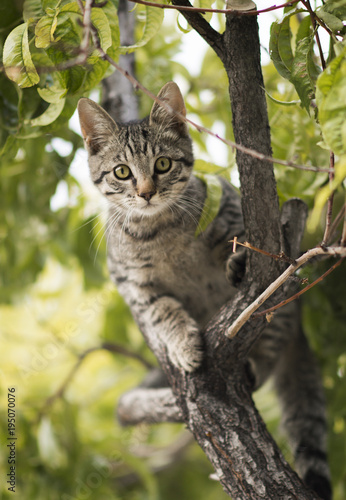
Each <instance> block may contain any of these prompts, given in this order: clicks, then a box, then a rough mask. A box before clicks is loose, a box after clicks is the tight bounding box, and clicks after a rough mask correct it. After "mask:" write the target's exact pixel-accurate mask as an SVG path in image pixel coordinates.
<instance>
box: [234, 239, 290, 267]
mask: <svg viewBox="0 0 346 500" xmlns="http://www.w3.org/2000/svg"><path fill="white" fill-rule="evenodd" d="M229 243H233V252H235V251H236V246H237V245H241V246H242V247H245V248H249V249H250V250H254V251H255V252H258V253H261V254H262V255H266V256H267V257H270V258H271V259H274V260H282V261H283V262H288V263H289V264H295V262H296V261H295V260H294V259H291V258H290V257H288V256H287V255H285V254H284V253H283V252H281V253H280V254H274V253H270V252H266V251H265V250H262V249H261V248H257V247H254V246H253V245H251V243H249V242H248V241H244V243H241V242H240V241H238V239H237V238H234V240H230V241H229Z"/></svg>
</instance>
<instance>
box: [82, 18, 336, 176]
mask: <svg viewBox="0 0 346 500" xmlns="http://www.w3.org/2000/svg"><path fill="white" fill-rule="evenodd" d="M91 33H92V37H93V42H94V45H95V48H96V49H97V50H98V51H99V53H100V56H101V58H102V59H103V60H105V61H108V62H109V64H111V65H112V66H113V67H114V68H115V69H116V70H117V71H119V72H120V73H121V74H122V75H123V76H124V77H125V78H127V79H128V80H129V81H130V82H131V84H132V85H133V87H134V89H135V90H141V91H142V92H144V93H145V94H146V95H147V96H149V97H150V98H151V99H152V100H153V101H155V102H157V103H158V104H159V105H160V106H161V107H163V108H164V109H165V110H166V111H167V112H168V113H170V114H172V113H174V114H175V115H176V116H177V117H179V119H180V120H181V121H184V122H186V123H189V124H190V125H192V126H193V127H194V128H196V129H197V130H198V131H199V132H205V133H206V134H208V135H210V136H212V137H215V138H216V139H219V140H220V141H221V142H223V143H224V144H226V145H227V146H230V147H231V148H234V149H237V150H238V151H241V152H242V153H245V154H248V155H249V156H252V157H254V158H257V159H259V160H262V161H269V162H271V163H277V164H278V165H283V166H285V167H292V168H297V169H300V170H308V171H312V172H329V168H320V167H315V166H310V167H308V166H306V165H299V164H296V163H294V162H291V161H284V160H280V159H279V158H273V157H272V156H267V155H264V154H262V153H259V152H258V151H256V150H254V149H250V148H247V147H245V146H242V145H241V144H237V143H236V142H233V141H230V140H229V139H225V138H223V137H220V136H219V135H218V134H214V132H212V131H211V130H208V129H207V128H205V127H203V126H201V125H198V124H197V123H195V122H193V121H192V120H190V119H188V118H186V117H185V116H184V115H182V114H181V113H178V112H176V111H173V109H172V108H171V106H170V105H169V104H167V103H166V102H165V101H162V100H161V99H159V98H158V97H157V96H156V95H154V94H153V93H152V92H150V90H148V89H147V88H146V87H144V85H142V84H141V83H140V82H139V81H138V80H136V78H134V76H132V75H131V74H130V73H129V72H128V71H126V70H124V69H123V68H122V67H121V66H120V65H119V64H117V63H116V62H115V61H114V60H113V59H112V58H111V57H110V56H109V55H108V54H107V53H106V52H105V51H104V50H103V49H102V47H101V45H100V40H99V38H98V33H97V31H96V29H95V28H94V27H93V26H91Z"/></svg>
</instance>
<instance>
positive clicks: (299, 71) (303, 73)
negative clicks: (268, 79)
mask: <svg viewBox="0 0 346 500" xmlns="http://www.w3.org/2000/svg"><path fill="white" fill-rule="evenodd" d="M313 43H314V39H313V36H312V35H311V36H309V37H306V38H303V39H301V40H299V42H298V43H297V47H296V52H295V54H294V59H293V64H292V74H291V78H290V81H291V82H292V83H293V85H294V86H295V89H296V91H297V93H298V95H299V97H300V100H301V105H302V107H303V108H305V109H306V110H307V112H308V113H309V112H310V103H311V100H312V99H313V98H314V97H315V82H316V79H317V76H318V74H319V69H318V67H317V66H316V65H315V63H314V59H313V58H314V53H313Z"/></svg>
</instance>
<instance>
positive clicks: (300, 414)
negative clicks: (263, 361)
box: [275, 329, 332, 500]
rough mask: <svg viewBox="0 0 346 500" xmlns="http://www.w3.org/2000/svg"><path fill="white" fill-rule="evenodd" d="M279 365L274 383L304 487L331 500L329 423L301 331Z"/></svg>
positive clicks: (308, 350)
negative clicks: (328, 451)
mask: <svg viewBox="0 0 346 500" xmlns="http://www.w3.org/2000/svg"><path fill="white" fill-rule="evenodd" d="M294 337H295V338H294V339H293V340H292V341H291V342H290V343H289V344H288V345H287V347H286V349H285V351H284V353H283V355H282V356H281V358H280V362H279V363H278V364H277V368H276V373H275V383H276V389H277V393H278V396H279V398H280V401H281V404H282V407H283V422H282V423H283V427H284V429H285V431H286V432H287V435H288V437H289V441H290V444H291V447H292V450H293V453H294V457H295V466H296V469H297V472H298V473H299V475H300V477H301V478H302V479H303V481H304V482H305V484H306V485H307V486H308V487H310V488H311V489H312V490H313V491H315V492H316V493H317V494H318V495H319V497H320V498H321V499H323V500H331V498H332V488H331V483H330V472H329V467H328V462H327V451H326V450H327V443H326V441H327V422H326V412H325V399H324V392H323V387H322V383H321V376H320V373H319V370H318V367H317V364H316V361H315V359H314V356H313V354H312V352H311V350H310V348H309V345H308V342H307V340H306V337H305V335H304V333H303V331H302V330H301V329H299V330H298V332H297V336H294Z"/></svg>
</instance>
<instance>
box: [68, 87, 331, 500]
mask: <svg viewBox="0 0 346 500" xmlns="http://www.w3.org/2000/svg"><path fill="white" fill-rule="evenodd" d="M159 97H160V98H161V99H162V100H164V101H165V102H166V103H167V104H168V105H169V106H170V108H172V110H173V111H176V112H178V113H180V114H182V115H185V106H184V101H183V98H182V96H181V94H180V91H179V89H178V87H177V86H176V85H175V84H174V83H168V84H166V85H165V86H164V87H163V89H162V90H161V92H160V94H159ZM78 109H79V114H80V121H81V128H82V132H83V137H84V141H85V145H86V148H87V150H88V153H89V165H90V172H91V177H92V179H93V181H94V183H95V185H96V186H97V187H98V188H99V189H100V191H101V192H102V193H103V194H104V196H106V198H107V199H108V201H109V218H108V227H107V241H108V267H109V271H110V275H111V278H112V280H113V281H114V282H115V284H116V285H117V287H118V290H119V291H120V293H121V294H122V295H123V297H124V298H125V300H126V302H127V303H128V305H129V307H130V308H131V311H132V314H133V316H134V318H135V320H136V321H137V323H138V325H139V327H140V328H141V330H142V331H143V332H144V333H146V332H149V331H150V335H153V334H154V335H158V336H159V337H161V338H162V340H163V341H164V342H165V345H166V346H167V351H168V354H169V357H170V359H171V361H172V362H173V363H174V364H175V365H176V366H177V367H180V368H183V369H185V370H186V371H192V370H195V369H196V368H197V367H198V366H199V365H200V363H201V360H202V345H201V337H200V334H199V332H200V330H201V329H202V328H203V327H204V326H205V324H206V323H207V321H208V320H209V319H210V318H211V317H212V316H213V315H214V314H215V313H216V312H217V311H218V309H219V308H220V307H221V306H222V305H223V304H224V303H225V302H226V301H228V300H229V299H231V298H232V296H233V295H234V291H235V289H234V288H233V287H232V286H231V285H230V283H229V281H228V280H227V279H226V270H228V273H230V274H232V267H234V266H232V262H231V265H229V261H228V255H229V253H230V248H229V243H228V241H229V240H230V239H232V238H234V236H237V237H238V238H241V237H242V236H243V235H244V228H243V220H242V214H241V206H240V200H239V197H238V195H237V194H236V192H235V190H234V189H233V188H232V187H231V186H230V184H229V183H227V182H226V181H225V180H223V179H221V182H222V187H223V195H222V199H221V205H220V210H219V213H218V215H217V217H216V218H215V219H214V220H213V221H212V222H211V223H210V225H209V226H208V227H207V229H206V230H205V231H204V232H202V233H201V234H200V235H199V236H198V238H196V237H195V231H196V227H197V225H198V221H199V219H200V216H201V213H202V211H203V205H204V201H205V197H206V192H205V186H204V184H203V182H202V181H201V180H199V179H198V178H196V177H195V176H194V175H193V173H192V167H193V153H192V144H191V139H190V137H189V134H188V131H187V128H186V125H185V123H184V122H183V121H181V120H180V119H179V117H177V116H175V115H174V114H172V113H170V111H169V110H168V109H164V108H162V107H160V106H159V105H158V104H157V103H155V104H154V106H153V109H152V112H151V114H150V117H148V118H146V119H144V120H143V121H139V122H134V123H129V124H126V125H121V124H116V123H115V122H113V120H112V119H111V118H110V117H109V116H108V115H107V113H106V112H105V111H104V110H102V108H100V107H99V106H98V105H97V104H95V103H94V102H92V101H90V100H89V99H81V100H80V102H79V106H78ZM159 158H166V159H168V160H169V162H171V163H170V165H171V166H170V168H169V169H168V170H167V171H166V172H159V171H158V170H157V168H156V167H155V165H156V162H157V160H158V159H159ZM119 165H125V166H126V170H125V172H128V170H127V167H128V168H129V169H130V175H129V176H128V178H126V179H124V180H121V179H119V178H117V176H116V173H115V168H117V167H118V166H119ZM238 266H239V263H238ZM236 267H237V266H236ZM298 318H299V314H298V313H297V310H296V305H294V304H291V305H289V306H288V307H286V310H285V309H283V310H281V312H280V314H279V315H278V316H277V319H275V320H274V321H273V322H272V323H271V324H270V325H269V326H268V328H267V329H266V330H265V332H264V333H263V335H262V337H261V339H260V340H259V341H258V342H257V344H256V345H255V346H254V348H253V350H252V352H251V353H250V365H251V367H252V369H253V373H254V377H255V386H256V387H257V386H259V385H261V384H262V383H263V382H264V381H265V380H266V379H267V378H268V377H269V376H270V375H271V374H274V375H275V376H276V386H277V390H278V395H279V398H280V400H281V402H282V407H283V422H284V426H285V428H286V429H287V431H288V433H289V435H290V439H291V442H292V446H293V450H294V452H295V455H296V462H297V468H298V471H299V472H300V473H301V475H302V477H303V478H305V480H306V482H307V484H310V485H311V486H312V487H314V488H315V490H316V492H317V493H319V494H320V496H321V498H324V499H325V500H328V499H330V498H331V497H330V486H329V472H328V466H327V462H326V455H325V449H326V444H325V436H326V424H325V415H324V399H323V391H322V387H321V383H320V378H319V375H318V373H317V370H316V366H315V363H314V360H313V357H312V354H311V352H310V350H309V348H308V345H307V343H306V340H305V337H304V335H303V334H302V332H301V329H300V326H299V321H298Z"/></svg>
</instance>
